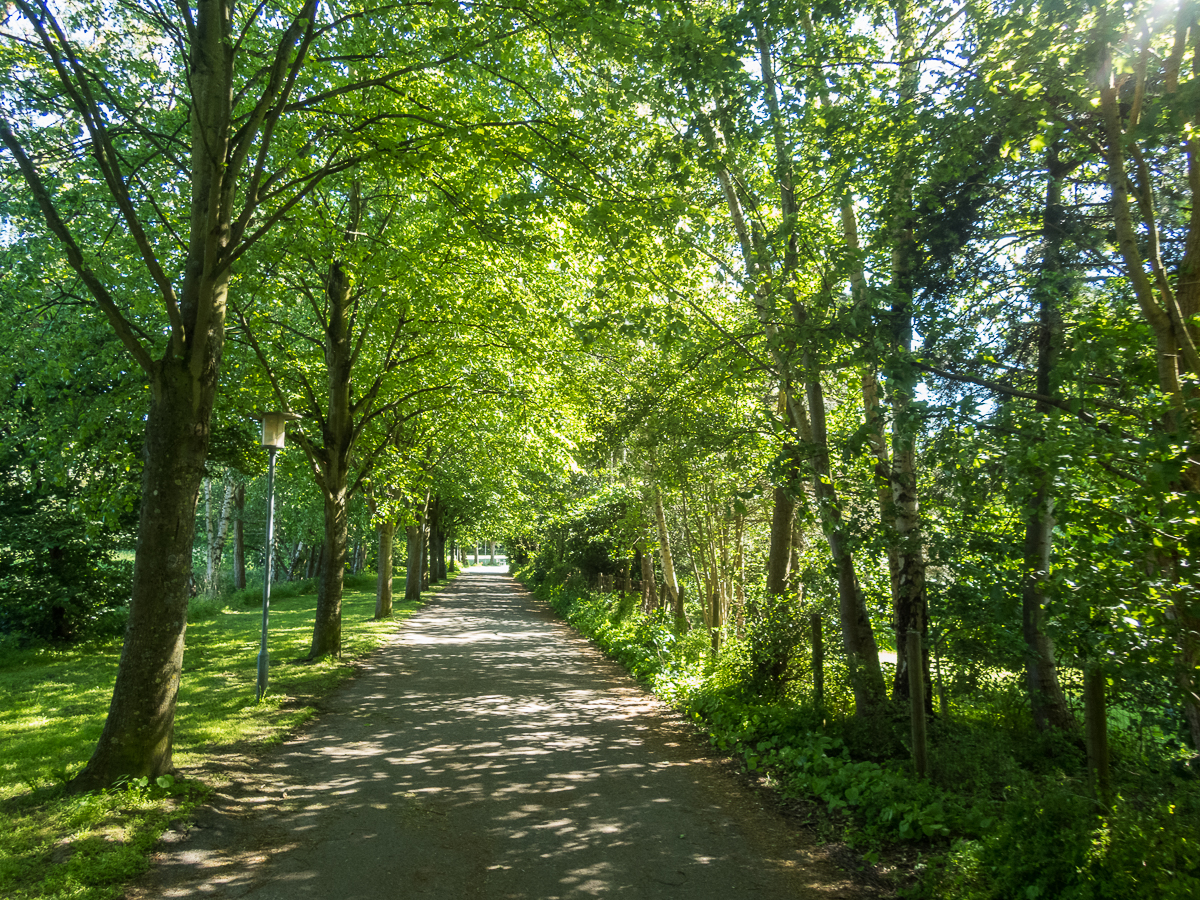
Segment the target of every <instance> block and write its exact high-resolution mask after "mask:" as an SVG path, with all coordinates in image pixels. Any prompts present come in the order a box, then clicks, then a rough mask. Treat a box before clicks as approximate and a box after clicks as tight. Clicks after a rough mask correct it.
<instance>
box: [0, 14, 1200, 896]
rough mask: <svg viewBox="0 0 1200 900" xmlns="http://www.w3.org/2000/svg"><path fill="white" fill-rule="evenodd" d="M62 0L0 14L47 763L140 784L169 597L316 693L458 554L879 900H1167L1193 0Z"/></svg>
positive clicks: (1189, 728) (9, 416)
mask: <svg viewBox="0 0 1200 900" xmlns="http://www.w3.org/2000/svg"><path fill="white" fill-rule="evenodd" d="M92 6H97V5H95V4H82V5H80V4H69V3H62V4H56V3H52V2H49V0H45V2H39V0H13V3H11V4H9V6H8V7H7V8H6V11H5V12H4V13H3V14H2V16H0V18H2V21H0V79H2V81H0V83H2V85H3V90H2V91H0V140H2V141H3V150H2V151H0V179H2V180H3V192H2V199H0V254H2V256H3V260H2V265H0V269H2V270H3V271H0V285H2V286H3V292H2V293H0V302H2V303H3V306H2V308H0V334H3V335H6V336H8V338H10V340H9V341H8V344H9V346H11V347H12V348H13V349H12V350H10V352H9V354H8V355H7V357H6V359H5V361H4V365H3V368H2V370H0V378H2V382H3V383H2V384H0V396H3V398H4V404H3V410H2V414H0V472H3V474H4V479H5V483H4V484H3V485H0V487H2V488H3V489H2V490H0V631H3V632H4V633H5V634H12V635H15V636H16V637H14V638H13V640H14V641H24V642H28V641H33V640H50V641H57V642H60V643H61V642H70V641H77V640H79V639H80V638H82V637H86V636H88V635H89V633H95V634H99V631H97V629H99V627H100V626H99V625H97V624H95V623H98V622H100V621H101V620H104V621H108V620H109V619H119V618H120V617H121V616H123V615H124V612H123V604H122V602H121V601H122V599H123V598H122V597H121V596H119V595H120V594H121V591H119V590H116V589H114V588H113V584H116V583H123V582H120V579H121V577H122V576H121V575H120V571H121V570H120V567H119V565H117V564H116V562H115V559H116V557H115V556H114V551H113V549H111V548H116V547H122V548H126V549H133V548H136V552H135V553H134V567H133V573H132V583H131V587H130V591H129V604H128V625H127V629H126V632H125V643H124V649H123V651H122V657H121V662H120V666H119V669H118V671H117V676H116V681H115V685H114V687H113V695H112V703H111V709H110V711H109V714H108V718H107V720H106V723H105V726H104V730H103V734H102V736H101V737H100V739H99V742H98V744H97V745H96V746H95V748H94V751H93V753H92V756H91V759H90V761H89V762H88V763H87V765H86V767H84V768H83V770H82V771H81V772H79V774H78V775H77V776H76V777H75V780H74V782H73V786H74V787H75V788H77V789H81V790H88V789H94V788H100V787H105V786H108V785H111V784H112V783H114V782H115V781H117V780H119V779H122V778H125V779H128V778H138V777H141V776H148V777H151V778H153V777H156V776H159V775H162V774H165V773H167V772H168V771H170V770H171V769H172V757H171V747H172V729H173V726H174V717H175V703H176V696H177V692H178V690H179V685H180V679H181V660H182V654H183V651H184V633H185V630H186V627H187V615H188V608H189V602H190V601H191V593H192V586H193V585H194V584H195V585H203V587H204V591H205V593H206V594H209V595H211V596H212V597H215V598H216V601H214V602H222V601H221V598H222V597H223V596H225V595H223V594H222V593H221V591H222V585H223V584H224V583H225V582H224V581H222V579H223V578H226V575H224V574H223V573H229V575H228V578H226V580H231V581H233V582H235V583H237V584H239V586H242V587H244V586H245V584H246V583H247V581H248V582H249V583H250V584H251V586H253V583H254V580H255V578H256V577H257V578H258V581H259V587H260V588H261V581H262V577H263V570H264V565H263V562H264V561H265V557H260V556H259V555H258V553H259V552H265V553H269V554H274V555H273V557H272V558H273V559H274V560H275V571H276V577H277V578H278V579H279V580H281V581H283V580H296V581H307V580H309V579H311V580H312V585H313V589H314V591H315V593H316V601H315V610H314V611H313V614H312V628H313V631H312V639H311V643H310V645H309V650H308V653H307V654H306V657H305V660H304V662H303V663H301V662H300V661H286V662H284V663H280V664H281V665H289V666H290V665H302V664H304V665H307V664H309V663H312V664H319V663H320V661H321V660H322V659H326V660H327V658H329V657H333V658H337V657H339V656H340V655H341V654H342V652H343V626H344V623H343V617H342V604H343V594H344V592H345V584H346V583H347V582H346V578H347V577H348V574H352V575H357V574H358V573H360V572H361V571H363V570H369V571H371V572H372V573H373V574H372V577H373V578H375V579H377V580H376V582H375V584H376V587H375V612H374V616H375V620H377V621H381V620H386V619H388V618H390V617H391V616H392V615H393V614H394V612H395V607H396V605H397V604H398V603H399V602H400V601H399V597H398V596H393V592H394V591H395V592H396V594H399V592H400V588H399V586H397V587H395V588H394V587H393V581H394V578H398V577H402V578H403V579H404V584H403V596H404V599H405V600H406V601H411V602H416V601H419V600H420V599H421V597H422V596H423V593H424V592H425V591H426V590H427V589H428V588H429V587H430V586H431V585H435V584H437V583H438V582H439V581H442V580H444V579H446V578H448V577H450V576H451V575H452V574H453V570H454V568H455V566H456V565H458V564H460V563H461V562H462V561H463V558H464V555H463V551H464V550H465V549H466V548H471V547H484V548H487V547H488V546H489V545H493V546H494V545H495V544H497V543H502V544H503V546H504V548H505V552H506V554H507V555H508V557H509V559H510V562H511V564H512V568H513V571H514V573H515V574H516V575H517V576H518V577H519V578H521V579H522V580H523V581H524V582H525V583H527V584H528V585H529V586H530V587H531V588H532V589H533V590H534V591H535V592H536V593H537V594H538V596H540V597H542V598H543V599H545V600H546V601H548V602H550V603H552V604H553V605H554V606H555V608H556V609H558V610H559V611H560V612H562V613H563V614H564V615H566V616H567V618H568V619H569V620H570V621H571V622H572V624H574V625H576V627H578V628H580V629H581V630H583V631H585V632H586V633H588V634H589V636H592V637H594V638H595V639H596V640H597V641H598V642H599V643H600V644H601V645H602V646H603V647H604V648H605V649H606V650H608V651H609V652H611V653H613V654H614V655H616V656H617V657H618V658H619V659H620V660H621V661H622V662H624V663H625V664H627V665H628V666H629V667H630V668H631V670H632V671H633V672H634V674H636V675H637V676H638V677H639V678H642V679H643V680H645V681H647V682H648V683H649V684H650V685H651V686H652V687H653V688H654V689H655V690H656V691H659V692H660V693H661V694H662V695H663V696H664V697H666V698H667V699H669V700H670V702H672V703H674V704H676V705H677V706H679V707H680V708H682V709H684V710H686V711H687V712H688V713H689V714H690V715H692V716H693V717H694V719H695V720H696V721H697V722H700V723H703V725H704V727H706V728H708V729H709V730H710V732H711V733H712V734H713V736H714V740H715V741H716V743H717V744H718V745H719V746H721V747H722V749H724V750H727V751H729V752H736V753H738V754H740V755H741V757H742V758H744V759H745V761H746V764H747V766H748V767H749V768H751V769H762V768H771V769H772V771H773V772H774V773H775V777H777V779H778V781H779V783H780V784H781V785H784V788H783V789H784V790H787V791H794V792H796V793H797V794H799V795H802V796H805V797H807V798H809V799H810V800H812V801H813V802H815V803H817V804H818V805H819V806H821V807H822V808H824V807H826V806H828V807H829V808H830V809H832V810H834V811H837V812H838V813H839V814H843V813H844V814H845V815H846V816H848V819H847V821H848V822H850V823H851V825H850V826H849V827H853V828H856V829H859V831H860V833H861V834H862V835H865V836H867V837H869V839H870V840H871V841H879V842H882V843H881V844H880V846H881V847H884V848H886V847H887V846H891V843H889V842H903V841H910V840H924V841H927V842H929V846H930V847H931V848H932V849H931V851H930V852H931V853H935V854H937V855H938V856H939V859H940V862H939V863H938V864H937V865H936V866H933V867H931V868H930V869H929V870H928V871H927V872H925V873H924V874H921V875H913V880H912V881H911V882H910V883H907V887H906V889H910V890H912V891H915V892H916V894H914V895H920V896H948V897H959V896H961V897H997V898H999V897H1006V896H1029V897H1035V896H1088V897H1109V896H1113V897H1116V896H1142V895H1145V896H1180V897H1182V896H1189V891H1191V890H1192V889H1193V888H1196V887H1200V848H1198V847H1197V846H1196V844H1195V841H1194V835H1193V836H1192V837H1191V838H1189V837H1188V836H1187V835H1188V833H1189V832H1188V829H1189V828H1191V827H1192V826H1195V827H1200V790H1198V789H1197V787H1196V784H1197V783H1200V780H1198V779H1197V778H1196V775H1197V773H1198V772H1200V755H1198V754H1200V688H1198V684H1200V682H1198V680H1197V679H1200V597H1198V591H1197V584H1196V578H1195V575H1194V563H1193V557H1194V555H1195V549H1196V546H1197V542H1198V539H1200V503H1198V500H1200V462H1198V457H1197V453H1198V452H1200V451H1198V450H1197V446H1198V445H1200V395H1198V394H1197V389H1196V384H1197V379H1198V378H1200V356H1198V355H1197V351H1196V345H1197V341H1198V340H1200V287H1197V283H1198V282H1197V279H1196V278H1195V277H1194V272H1193V270H1194V269H1195V268H1196V267H1197V265H1200V262H1198V258H1197V254H1198V253H1200V230H1198V229H1200V218H1197V217H1198V216H1200V211H1198V204H1200V197H1197V193H1198V192H1200V161H1198V160H1197V158H1196V147H1195V140H1196V137H1195V131H1196V129H1197V127H1200V123H1198V122H1197V119H1196V117H1197V115H1198V110H1200V108H1198V107H1197V105H1196V91H1197V90H1198V89H1200V87H1198V85H1200V9H1198V7H1197V5H1196V4H1195V3H1194V2H1191V0H1178V2H1175V0H1172V2H1166V3H1150V2H1148V0H1146V2H1142V0H1137V2H1132V3H1121V4H1117V3H1109V2H1099V3H1095V2H1088V3H1083V2H1076V0H1061V2H1054V3H1049V2H1044V0H1013V2H1003V3H995V4H990V5H982V6H980V5H967V6H964V5H962V4H954V3H948V2H945V3H944V2H935V3H931V4H924V5H918V4H913V3H911V2H908V0H886V2H884V0H862V2H857V0H855V2H847V3H835V4H825V5H820V6H816V7H814V6H812V5H811V4H803V3H796V2H791V0H755V2H748V3H728V2H715V0H711V2H710V0H696V2H689V3H663V2H657V0H647V2H636V3H620V4H618V3H580V4H575V3H572V2H568V0H533V2H529V3H524V2H520V3H515V4H491V3H487V2H483V3H471V4H465V3H458V2H444V3H443V2H440V0H439V2H434V3H423V4H404V3H401V4H397V5H393V6H386V7H371V6H368V5H357V4H352V3H350V4H347V3H342V4H324V3H320V2H318V0H308V2H305V0H292V2H280V3H267V4H261V5H248V4H234V3H233V2H232V0H197V2H193V3H190V4H189V3H184V2H180V3H176V4H174V5H168V6H164V5H162V4H159V3H156V2H155V3H152V2H144V3H143V2H131V3H125V4H121V5H118V6H116V7H114V8H112V9H109V8H103V9H93V8H92ZM99 6H104V5H99ZM18 348H19V349H18ZM143 386H144V390H143ZM143 403H144V408H143V406H140V405H139V404H143ZM271 408H278V409H280V410H282V411H283V412H285V413H287V414H288V416H289V425H288V435H289V440H290V442H291V445H292V446H294V447H297V448H298V451H297V452H295V453H293V454H291V455H290V456H288V455H286V454H285V456H284V457H281V458H280V469H279V472H280V476H279V481H278V486H277V490H278V491H279V496H280V497H281V498H283V500H282V501H281V502H279V503H277V509H278V510H279V513H278V515H279V520H278V529H279V534H278V536H277V541H276V545H275V546H273V547H270V548H267V549H266V550H265V551H256V550H255V549H254V548H255V547H256V546H259V545H258V544H255V541H257V540H260V539H265V524H264V523H263V522H262V521H261V519H260V518H259V516H260V513H259V512H257V511H256V510H258V509H260V508H261V506H262V505H263V503H264V502H265V497H264V496H263V495H264V490H265V489H264V480H263V479H262V478H261V463H260V462H259V461H258V460H257V457H256V456H255V454H256V452H257V451H256V448H254V447H253V441H252V438H251V435H250V431H249V428H250V426H249V425H248V424H247V422H248V420H249V419H250V418H251V417H252V416H254V415H257V414H261V413H262V412H263V411H265V410H267V409H271ZM139 416H140V417H141V419H140V420H139V419H138V418H137V417H139ZM124 420H131V421H133V422H134V423H135V424H136V428H137V429H140V432H141V433H140V434H139V433H136V432H135V430H134V429H133V428H132V427H131V426H130V425H127V424H123V421H124ZM84 435H86V436H88V437H89V438H90V439H85V437H83V436H84ZM139 459H140V463H139ZM139 478H140V487H139V486H138V484H136V483H135V482H136V480H137V479H139ZM205 479H208V481H205ZM202 485H204V486H205V487H204V491H205V505H204V507H203V509H199V511H198V505H197V501H198V497H199V494H200V491H201V488H202ZM134 497H136V498H137V504H136V505H137V508H138V510H139V512H138V516H137V525H136V531H135V526H134V525H133V518H134V517H133V516H132V513H131V510H130V508H129V507H130V505H131V504H134V500H133V499H132V498H134ZM198 514H199V517H198ZM198 521H199V522H200V523H201V527H200V529H199V532H200V533H197V531H198V529H197V522H198ZM24 523H35V524H36V523H43V524H44V525H45V527H46V528H47V529H48V530H49V531H51V532H53V534H54V535H56V537H55V538H54V539H53V540H49V541H47V542H46V543H45V546H44V547H42V548H39V547H38V546H36V542H32V541H29V540H26V539H24V538H22V537H20V536H21V535H22V534H23V533H24V532H25V531H27V530H28V529H27V527H26V525H25V524H24ZM46 523H48V524H46ZM72 530H74V531H76V532H78V535H75V536H74V537H73V536H72V535H71V532H72ZM58 535H62V537H58ZM82 536H86V540H85V539H84V537H82ZM235 536H236V539H235ZM89 541H91V542H93V544H92V545H90V546H91V549H86V550H85V549H84V548H85V545H86V544H87V542H89ZM227 541H235V543H236V547H240V548H241V550H240V551H236V552H228V551H225V550H224V549H223V548H224V547H225V544H226V542H227ZM194 551H196V555H195V560H198V562H194ZM489 556H490V554H488V553H487V551H486V549H485V551H484V555H483V556H481V558H480V561H481V562H486V561H487V559H488V558H489ZM235 557H237V559H240V560H241V562H240V564H239V563H237V562H236V561H235ZM56 559H66V560H72V561H73V562H72V563H71V564H70V565H64V566H63V571H64V574H63V575H62V577H61V578H59V579H58V580H57V581H56V580H54V579H53V578H51V577H50V574H51V573H52V570H53V568H54V567H53V561H54V560H56ZM89 567H91V570H92V571H93V572H94V574H93V575H90V576H89V575H86V574H84V573H85V572H86V571H87V570H88V569H89ZM247 570H248V574H247ZM100 573H102V574H100ZM89 578H91V579H92V580H90V581H89V580H88V579H89ZM72 579H73V581H72ZM68 581H70V584H68ZM350 583H351V584H355V583H357V582H356V581H354V580H353V579H351V582H350ZM30 585H33V586H35V587H33V588H30V587H29V586H30ZM62 585H66V586H62ZM60 586H62V587H61V590H60ZM31 591H32V592H33V593H37V592H41V594H49V593H54V592H56V591H58V592H60V593H62V595H63V596H64V597H66V596H67V595H68V594H69V593H70V591H74V592H75V593H74V594H72V595H71V596H73V597H75V598H76V599H58V600H55V601H54V602H52V603H48V604H42V606H44V607H45V608H44V609H41V608H40V607H39V606H38V604H36V603H34V602H32V601H30V600H29V599H28V596H30V594H31ZM22 592H24V593H22ZM38 596H40V594H38ZM22 597H24V598H25V599H22ZM87 597H90V598H91V599H81V598H87ZM39 609H41V611H39ZM105 617H108V618H107V619H106V618H105ZM346 627H349V626H346ZM88 629H92V632H89V631H88ZM1055 822H1059V823H1065V824H1062V827H1061V829H1059V830H1057V831H1054V828H1052V825H1053V823H1055ZM1055 827H1057V826H1055ZM1052 831H1053V832H1054V835H1055V837H1054V839H1053V840H1051V839H1050V838H1049V837H1048V835H1049V834H1050V833H1051V832H1052ZM1023 836H1033V837H1031V838H1030V839H1031V840H1032V839H1033V838H1034V837H1037V836H1041V837H1044V838H1046V840H1045V841H1041V843H1045V844H1046V846H1047V847H1049V846H1051V845H1052V844H1053V845H1054V846H1060V845H1061V846H1067V845H1069V846H1070V847H1072V848H1075V849H1072V850H1070V851H1069V852H1068V851H1067V850H1063V851H1062V854H1061V855H1062V857H1063V859H1066V858H1068V857H1069V858H1070V859H1072V860H1074V862H1073V863H1069V864H1068V863H1066V862H1062V860H1060V859H1057V858H1052V857H1051V856H1050V855H1049V854H1050V851H1049V850H1042V849H1038V848H1033V849H1029V848H1026V849H1025V850H1021V851H1020V852H1017V850H1016V849H1014V848H1017V847H1018V845H1019V846H1021V847H1025V844H1022V841H1023V840H1024V839H1025V837H1023ZM1059 837H1061V838H1062V840H1061V841H1059ZM865 839H866V838H864V840H865ZM1038 841H1040V838H1038ZM1038 841H1035V843H1038ZM1056 842H1057V843H1056ZM1072 842H1074V843H1072ZM1123 842H1125V843H1123ZM1118 845H1121V846H1128V847H1132V848H1136V849H1135V850H1130V853H1131V854H1133V855H1132V856H1130V857H1129V858H1128V859H1127V858H1126V857H1125V856H1124V855H1122V854H1123V853H1124V851H1123V850H1118V849H1115V848H1117V847H1118ZM1039 846H1040V843H1039ZM1071 854H1075V855H1074V856H1072V855H1071ZM1133 856H1137V857H1138V859H1140V860H1144V861H1146V866H1143V867H1142V869H1146V868H1148V867H1153V868H1154V869H1155V871H1157V872H1162V873H1166V874H1163V875H1162V876H1161V879H1160V880H1159V881H1154V880H1153V878H1151V877H1150V876H1149V875H1147V874H1146V872H1144V871H1142V870H1141V869H1137V868H1136V867H1134V863H1133V862H1131V861H1130V860H1131V859H1133ZM1139 865H1140V863H1139ZM1131 867H1132V868H1131ZM1131 873H1133V874H1131ZM1154 877H1155V878H1157V877H1158V876H1154ZM1122 885H1123V886H1124V887H1122ZM1122 891H1124V893H1122ZM922 892H923V893H922ZM939 892H940V893H939ZM1139 892H1140V893H1139ZM1156 892H1157V893H1156ZM1172 892H1174V893H1172Z"/></svg>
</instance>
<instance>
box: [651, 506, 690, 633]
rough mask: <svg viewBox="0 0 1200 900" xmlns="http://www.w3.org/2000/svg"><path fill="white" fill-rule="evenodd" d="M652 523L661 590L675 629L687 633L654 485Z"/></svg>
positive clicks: (664, 525)
mask: <svg viewBox="0 0 1200 900" xmlns="http://www.w3.org/2000/svg"><path fill="white" fill-rule="evenodd" d="M654 521H655V522H656V523H657V524H658V554H659V561H660V562H661V563H662V572H663V589H664V590H665V591H666V593H667V597H668V598H669V602H670V605H671V614H672V616H673V617H674V619H675V627H676V628H677V629H679V630H680V631H687V627H688V623H687V615H686V613H685V612H684V598H683V589H682V588H681V587H680V586H679V580H678V579H677V578H676V577H675V561H674V559H673V558H672V556H671V537H670V535H669V534H668V533H667V516H666V511H665V510H664V509H663V502H662V491H660V490H659V489H658V485H657V484H656V485H654Z"/></svg>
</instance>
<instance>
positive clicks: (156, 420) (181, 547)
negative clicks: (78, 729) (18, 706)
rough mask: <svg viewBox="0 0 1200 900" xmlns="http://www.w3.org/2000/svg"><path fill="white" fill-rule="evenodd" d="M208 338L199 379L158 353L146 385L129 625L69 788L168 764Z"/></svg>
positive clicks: (200, 454)
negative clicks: (100, 723) (92, 741)
mask: <svg viewBox="0 0 1200 900" xmlns="http://www.w3.org/2000/svg"><path fill="white" fill-rule="evenodd" d="M210 339H211V340H212V341H213V344H214V346H215V347H216V348H217V352H216V353H215V354H213V355H211V356H209V357H208V365H206V366H205V367H204V368H203V370H202V371H201V374H200V376H199V377H196V376H193V374H192V372H191V371H190V370H189V366H188V365H187V364H186V363H181V362H179V361H177V360H174V359H170V358H168V359H165V360H163V361H162V363H161V374H160V377H159V378H158V379H157V380H156V383H155V384H154V385H153V390H152V391H151V399H150V410H149V413H148V416H147V419H146V432H145V444H144V447H143V461H144V469H143V471H142V502H141V510H140V517H139V523H138V541H137V553H136V556H135V558H134V567H133V586H132V593H131V598H130V603H129V625H128V626H127V628H126V631H125V643H124V646H123V648H122V650H121V661H120V664H119V666H118V668H117V678H116V683H115V685H114V686H113V695H112V702H111V704H110V705H109V710H108V718H107V719H106V720H105V722H104V730H103V731H102V732H101V735H100V740H99V741H98V742H97V744H96V748H95V751H94V752H93V753H92V757H91V759H90V760H89V761H88V764H87V766H86V767H85V768H84V770H83V771H82V772H80V774H79V775H78V776H76V778H75V779H74V781H73V783H72V786H73V787H74V788H76V789H78V790H94V789H98V788H102V787H107V786H108V785H110V784H112V783H113V782H114V781H115V780H116V779H118V778H120V777H121V776H129V777H141V776H148V777H150V778H154V777H156V776H158V775H162V774H164V773H166V772H168V771H169V770H170V769H171V746H172V735H173V730H174V724H175V703H176V700H177V698H178V694H179V676H180V670H181V667H182V663H183V641H184V633H185V631H186V629H187V608H188V580H189V578H190V576H191V559H192V541H193V538H194V536H195V527H196V501H197V498H198V497H199V493H200V480H201V478H202V477H203V474H204V462H205V459H206V457H207V455H208V441H209V418H210V414H211V412H212V403H213V396H214V393H215V388H216V374H217V364H218V362H219V357H220V353H219V348H220V346H221V341H220V336H219V335H213V336H210Z"/></svg>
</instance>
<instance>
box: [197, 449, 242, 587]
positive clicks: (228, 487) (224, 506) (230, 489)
mask: <svg viewBox="0 0 1200 900" xmlns="http://www.w3.org/2000/svg"><path fill="white" fill-rule="evenodd" d="M211 481H212V479H205V488H204V495H205V496H204V499H205V503H206V505H207V506H208V507H209V509H208V510H206V513H207V515H206V516H205V518H206V520H207V523H208V553H207V555H206V556H207V558H206V561H205V563H206V564H205V567H204V593H205V594H207V595H208V596H210V597H215V596H216V595H217V592H218V590H219V589H220V582H221V559H222V557H224V555H225V541H226V539H227V538H228V535H229V521H230V518H231V517H232V515H233V497H234V494H235V493H236V492H237V485H236V484H234V481H233V477H232V474H231V473H227V474H226V476H225V492H224V496H223V498H222V500H221V511H220V513H219V514H218V516H217V520H216V528H215V529H214V528H213V518H212V515H211V510H212V490H211V487H210V484H211Z"/></svg>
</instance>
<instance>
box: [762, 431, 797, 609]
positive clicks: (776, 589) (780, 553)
mask: <svg viewBox="0 0 1200 900" xmlns="http://www.w3.org/2000/svg"><path fill="white" fill-rule="evenodd" d="M784 453H785V454H786V455H787V457H788V460H789V462H788V469H789V470H790V469H791V468H792V463H791V460H792V459H794V458H795V453H794V448H793V447H792V446H791V445H788V446H787V447H786V448H784ZM791 481H792V479H791V478H790V477H789V478H788V479H787V482H788V483H785V484H782V485H778V486H777V487H776V488H775V492H774V501H775V502H774V507H773V509H772V511H771V543H770V548H769V550H768V552H767V596H769V597H782V596H784V595H785V594H786V593H787V589H788V576H789V574H790V573H791V560H792V521H793V520H794V519H795V516H796V500H795V498H794V497H793V495H792V491H791V485H790V482H791Z"/></svg>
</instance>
